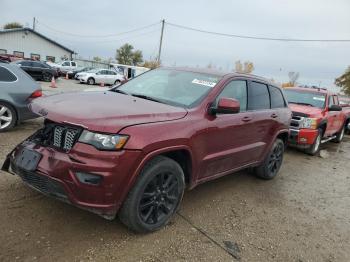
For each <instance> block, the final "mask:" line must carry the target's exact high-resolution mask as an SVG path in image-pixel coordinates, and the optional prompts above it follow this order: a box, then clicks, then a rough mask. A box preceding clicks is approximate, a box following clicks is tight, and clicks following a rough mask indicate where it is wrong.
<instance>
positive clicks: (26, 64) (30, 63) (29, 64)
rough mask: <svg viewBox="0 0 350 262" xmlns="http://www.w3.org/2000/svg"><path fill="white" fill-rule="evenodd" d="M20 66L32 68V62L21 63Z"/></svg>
mask: <svg viewBox="0 0 350 262" xmlns="http://www.w3.org/2000/svg"><path fill="white" fill-rule="evenodd" d="M20 64H21V66H32V62H29V61H21V62H20Z"/></svg>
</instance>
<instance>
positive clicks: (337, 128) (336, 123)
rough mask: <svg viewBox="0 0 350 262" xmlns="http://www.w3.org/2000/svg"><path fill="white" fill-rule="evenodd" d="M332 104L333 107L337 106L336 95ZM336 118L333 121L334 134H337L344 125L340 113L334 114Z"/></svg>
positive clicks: (342, 116)
mask: <svg viewBox="0 0 350 262" xmlns="http://www.w3.org/2000/svg"><path fill="white" fill-rule="evenodd" d="M333 102H334V104H335V105H338V106H339V98H338V96H337V95H334V96H333ZM336 113H337V114H336V117H335V120H334V128H335V132H339V131H340V130H341V128H342V127H343V125H344V114H343V113H342V112H341V111H338V112H336Z"/></svg>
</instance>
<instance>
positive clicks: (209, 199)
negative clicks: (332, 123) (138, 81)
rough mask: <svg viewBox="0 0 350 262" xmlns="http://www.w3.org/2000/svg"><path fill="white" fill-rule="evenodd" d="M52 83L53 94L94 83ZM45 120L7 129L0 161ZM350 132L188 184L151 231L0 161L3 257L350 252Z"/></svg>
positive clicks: (319, 257)
mask: <svg viewBox="0 0 350 262" xmlns="http://www.w3.org/2000/svg"><path fill="white" fill-rule="evenodd" d="M57 84H58V86H59V87H58V88H57V89H50V88H48V87H47V86H48V84H47V83H43V90H44V93H45V94H47V95H48V94H53V93H56V92H62V91H63V92H65V91H67V90H70V91H77V90H83V89H85V88H86V86H85V85H80V84H73V81H67V80H63V79H62V80H59V81H58V83H57ZM41 125H42V119H37V120H32V121H27V122H26V123H24V124H22V125H21V126H18V127H17V128H15V129H14V130H13V131H11V132H7V133H3V134H0V149H1V150H0V163H2V162H3V160H4V158H5V156H6V154H7V153H8V152H9V151H10V150H11V149H12V148H13V147H14V146H15V145H16V144H17V143H19V142H20V141H21V140H23V139H24V138H26V137H27V136H29V135H30V134H31V133H33V132H34V130H36V129H37V128H39V127H40V126H41ZM349 170H350V137H349V136H347V137H345V139H344V141H343V143H341V144H340V145H339V144H335V143H328V144H325V145H323V147H322V152H321V156H318V157H310V156H307V155H305V154H303V153H302V152H299V151H297V150H293V149H288V150H287V152H286V154H285V159H284V163H283V166H282V169H281V171H280V174H279V176H278V177H276V179H274V180H272V181H262V180H259V179H257V178H255V177H254V176H253V175H251V174H250V173H249V172H248V171H242V172H239V173H236V174H232V175H229V176H226V177H223V178H221V179H218V180H215V181H212V182H208V183H206V184H203V185H200V186H198V187H197V188H195V189H194V190H192V191H188V192H186V193H185V197H184V200H183V202H182V205H181V208H180V210H179V212H178V214H177V215H175V217H174V219H173V221H172V222H171V223H170V225H168V226H167V227H165V228H164V229H162V230H160V231H158V232H156V233H153V234H148V235H136V234H133V233H131V232H130V231H128V230H127V229H126V228H125V227H124V226H123V225H122V224H121V223H120V222H119V221H118V220H116V221H106V220H104V219H102V218H100V217H98V216H96V215H94V214H91V213H88V212H86V211H82V210H80V209H77V208H75V207H72V206H69V205H67V204H64V203H61V202H59V201H56V200H54V199H51V198H48V197H45V196H42V195H41V194H39V193H37V192H35V191H33V190H31V189H30V188H28V187H27V186H25V185H24V184H23V182H22V181H21V180H20V178H18V177H17V176H13V175H10V174H8V173H4V172H1V171H0V212H1V213H0V214H1V215H0V232H1V234H0V261H297V262H302V261H350V251H349V250H350V202H349V200H350V172H349Z"/></svg>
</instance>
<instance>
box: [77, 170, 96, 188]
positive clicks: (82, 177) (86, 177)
mask: <svg viewBox="0 0 350 262" xmlns="http://www.w3.org/2000/svg"><path fill="white" fill-rule="evenodd" d="M75 175H76V177H77V178H78V180H79V181H80V182H81V183H83V184H87V185H94V186H98V185H99V184H101V182H102V179H103V177H102V176H100V175H95V174H90V173H84V172H76V173H75Z"/></svg>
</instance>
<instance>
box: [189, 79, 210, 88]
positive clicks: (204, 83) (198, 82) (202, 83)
mask: <svg viewBox="0 0 350 262" xmlns="http://www.w3.org/2000/svg"><path fill="white" fill-rule="evenodd" d="M192 83H193V84H197V85H202V86H210V87H214V86H215V85H216V83H215V82H210V81H206V80H200V79H197V78H195V79H193V81H192Z"/></svg>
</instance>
